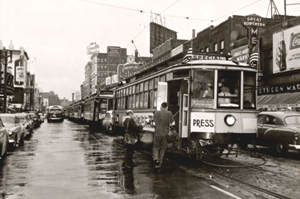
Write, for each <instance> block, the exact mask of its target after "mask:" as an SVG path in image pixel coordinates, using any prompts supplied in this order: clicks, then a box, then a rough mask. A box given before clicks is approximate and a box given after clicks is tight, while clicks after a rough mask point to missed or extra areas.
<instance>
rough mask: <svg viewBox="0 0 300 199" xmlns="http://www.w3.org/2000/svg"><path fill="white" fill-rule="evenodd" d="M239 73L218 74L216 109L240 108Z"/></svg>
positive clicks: (220, 72)
mask: <svg viewBox="0 0 300 199" xmlns="http://www.w3.org/2000/svg"><path fill="white" fill-rule="evenodd" d="M240 79H241V72H240V71H222V70H220V71H219V72H218V107H220V108H225V107H226V108H227V107H229V108H239V107H240Z"/></svg>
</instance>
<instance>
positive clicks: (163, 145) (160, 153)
mask: <svg viewBox="0 0 300 199" xmlns="http://www.w3.org/2000/svg"><path fill="white" fill-rule="evenodd" d="M167 146H168V142H167V136H154V139H153V149H152V153H153V160H154V161H158V162H159V166H161V165H162V162H163V159H164V155H165V152H166V149H167Z"/></svg>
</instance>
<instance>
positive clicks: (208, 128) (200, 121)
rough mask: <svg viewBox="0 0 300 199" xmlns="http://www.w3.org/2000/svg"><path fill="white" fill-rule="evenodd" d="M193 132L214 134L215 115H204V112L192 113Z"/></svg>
mask: <svg viewBox="0 0 300 199" xmlns="http://www.w3.org/2000/svg"><path fill="white" fill-rule="evenodd" d="M191 131H192V132H214V131H215V114H214V113H203V112H192V113H191Z"/></svg>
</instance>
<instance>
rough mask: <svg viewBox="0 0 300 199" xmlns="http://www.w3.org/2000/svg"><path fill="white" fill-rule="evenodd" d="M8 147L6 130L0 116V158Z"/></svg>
mask: <svg viewBox="0 0 300 199" xmlns="http://www.w3.org/2000/svg"><path fill="white" fill-rule="evenodd" d="M7 149H8V132H7V129H6V128H5V126H4V125H3V122H2V120H1V118H0V159H3V158H4V157H5V155H6V153H7Z"/></svg>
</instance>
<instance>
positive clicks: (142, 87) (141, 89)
mask: <svg viewBox="0 0 300 199" xmlns="http://www.w3.org/2000/svg"><path fill="white" fill-rule="evenodd" d="M143 90H144V82H142V83H140V92H143Z"/></svg>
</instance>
